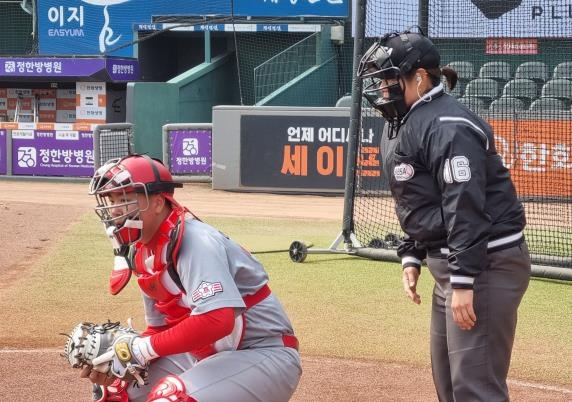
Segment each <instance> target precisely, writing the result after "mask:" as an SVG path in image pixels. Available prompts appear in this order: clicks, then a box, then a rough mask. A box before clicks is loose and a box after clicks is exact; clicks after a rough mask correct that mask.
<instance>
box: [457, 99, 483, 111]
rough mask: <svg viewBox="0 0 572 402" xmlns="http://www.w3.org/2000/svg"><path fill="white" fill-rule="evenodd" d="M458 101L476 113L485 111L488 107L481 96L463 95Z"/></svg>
mask: <svg viewBox="0 0 572 402" xmlns="http://www.w3.org/2000/svg"><path fill="white" fill-rule="evenodd" d="M458 101H459V103H461V104H463V105H465V106H466V107H468V108H469V109H471V110H472V111H473V112H475V113H477V114H480V113H484V112H486V111H487V110H488V107H489V104H488V102H487V101H486V100H485V99H483V98H476V97H466V96H464V97H462V98H459V99H458Z"/></svg>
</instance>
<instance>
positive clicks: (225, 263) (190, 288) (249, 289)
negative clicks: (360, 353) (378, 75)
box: [143, 218, 293, 349]
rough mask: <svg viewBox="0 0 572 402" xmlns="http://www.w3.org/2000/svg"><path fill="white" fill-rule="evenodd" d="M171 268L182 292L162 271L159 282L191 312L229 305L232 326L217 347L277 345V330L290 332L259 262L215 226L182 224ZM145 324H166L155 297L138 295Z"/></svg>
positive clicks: (189, 221) (193, 222) (196, 222)
mask: <svg viewBox="0 0 572 402" xmlns="http://www.w3.org/2000/svg"><path fill="white" fill-rule="evenodd" d="M182 236H183V237H182V239H181V243H180V248H179V251H178V257H177V261H176V271H177V273H178V276H179V278H180V283H181V285H182V288H183V289H184V290H185V293H182V292H181V291H180V289H179V288H178V286H177V284H176V283H175V281H174V280H173V279H172V278H171V277H170V276H169V275H168V274H167V273H166V271H165V274H163V275H162V280H161V282H162V284H163V285H164V286H165V288H166V289H167V290H168V291H169V292H170V293H172V294H177V293H182V294H181V297H180V299H179V300H178V307H181V308H184V309H188V311H190V314H191V315H198V314H205V313H208V312H210V311H213V310H217V309H221V308H225V307H231V308H234V310H235V315H236V317H237V319H236V325H235V330H234V331H233V333H232V334H231V335H229V336H228V337H227V338H226V339H222V340H220V343H221V345H216V346H217V349H228V348H236V347H238V348H239V349H245V348H252V347H268V346H282V345H283V344H284V343H283V340H282V336H283V335H290V334H293V329H292V325H291V323H290V320H289V319H288V317H287V315H286V313H285V311H284V309H283V307H282V305H281V304H280V302H279V301H278V299H277V298H276V297H275V296H274V294H272V293H271V292H270V290H269V288H268V285H267V283H268V275H267V273H266V271H265V269H264V267H263V266H262V264H261V263H260V262H259V261H258V260H257V259H256V258H255V257H254V256H253V255H252V254H250V253H249V252H248V251H246V250H245V249H244V248H242V247H241V246H240V245H239V244H237V243H236V242H234V241H233V240H231V239H229V238H228V237H227V236H226V235H224V234H223V233H221V232H220V231H218V230H217V229H215V228H213V227H211V226H209V225H207V224H205V223H203V222H201V221H199V220H196V219H193V218H187V219H186V221H185V225H184V233H183V234H182ZM143 297H144V301H145V317H146V321H147V325H149V326H152V327H162V326H165V325H168V317H166V316H165V315H164V314H163V313H162V312H160V311H159V310H157V308H156V301H155V300H153V299H152V298H150V297H149V296H148V295H146V294H144V295H143Z"/></svg>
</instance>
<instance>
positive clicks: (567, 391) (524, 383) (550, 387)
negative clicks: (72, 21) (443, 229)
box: [0, 348, 572, 395]
mask: <svg viewBox="0 0 572 402" xmlns="http://www.w3.org/2000/svg"><path fill="white" fill-rule="evenodd" d="M62 351H63V350H61V349H53V348H51V349H48V348H44V349H0V354H11V353H14V354H15V353H18V354H33V353H36V354H37V353H38V352H40V353H42V352H43V353H58V354H59V353H61V352H62ZM507 382H508V383H509V384H513V385H516V386H517V387H523V388H535V389H541V390H544V391H551V392H559V393H562V394H571V395H572V389H568V388H562V387H557V386H553V385H544V384H538V383H533V382H527V381H519V380H510V379H509V380H507Z"/></svg>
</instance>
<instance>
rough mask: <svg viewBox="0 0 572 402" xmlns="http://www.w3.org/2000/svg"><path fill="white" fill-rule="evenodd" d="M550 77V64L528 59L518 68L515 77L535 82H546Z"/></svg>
mask: <svg viewBox="0 0 572 402" xmlns="http://www.w3.org/2000/svg"><path fill="white" fill-rule="evenodd" d="M549 78H550V73H549V71H548V66H547V65H546V64H545V63H543V62H541V61H527V62H525V63H522V64H521V65H519V66H518V67H517V68H516V71H515V73H514V79H527V80H532V81H534V82H537V83H538V82H546V81H548V80H549Z"/></svg>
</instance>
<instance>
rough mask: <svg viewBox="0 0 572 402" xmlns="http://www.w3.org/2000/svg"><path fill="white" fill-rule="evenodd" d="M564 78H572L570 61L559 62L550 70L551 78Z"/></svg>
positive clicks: (571, 62) (571, 63)
mask: <svg viewBox="0 0 572 402" xmlns="http://www.w3.org/2000/svg"><path fill="white" fill-rule="evenodd" d="M558 78H564V79H567V80H572V61H565V62H563V63H559V64H558V65H556V67H554V71H553V72H552V79H553V80H555V79H558Z"/></svg>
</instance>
